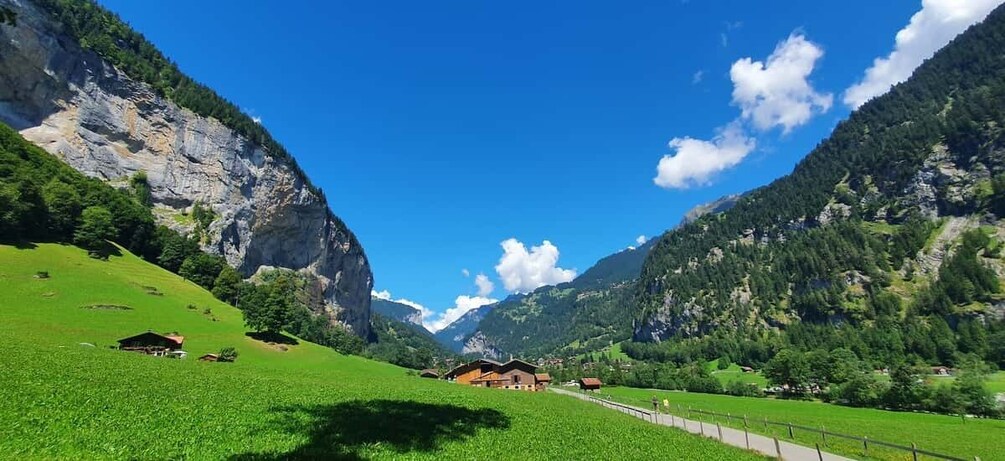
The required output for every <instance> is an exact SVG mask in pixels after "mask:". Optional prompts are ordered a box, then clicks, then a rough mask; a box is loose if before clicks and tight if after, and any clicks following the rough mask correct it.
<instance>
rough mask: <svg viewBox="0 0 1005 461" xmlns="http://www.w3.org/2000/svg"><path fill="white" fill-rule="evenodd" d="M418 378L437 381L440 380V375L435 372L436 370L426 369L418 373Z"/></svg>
mask: <svg viewBox="0 0 1005 461" xmlns="http://www.w3.org/2000/svg"><path fill="white" fill-rule="evenodd" d="M419 377H422V378H432V379H439V378H440V373H439V372H437V371H436V370H434V369H432V368H426V369H425V370H422V371H420V372H419Z"/></svg>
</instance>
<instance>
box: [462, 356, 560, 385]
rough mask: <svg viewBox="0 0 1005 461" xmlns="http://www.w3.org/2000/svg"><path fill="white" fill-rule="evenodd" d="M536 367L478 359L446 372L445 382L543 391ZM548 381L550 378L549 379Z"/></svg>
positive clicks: (518, 362)
mask: <svg viewBox="0 0 1005 461" xmlns="http://www.w3.org/2000/svg"><path fill="white" fill-rule="evenodd" d="M535 371H537V366H536V365H533V364H530V363H527V362H524V361H523V360H512V359H511V360H510V361H508V362H506V363H499V362H496V361H495V360H489V359H479V360H475V361H473V362H469V363H466V364H464V365H461V366H459V367H457V368H454V369H453V370H450V371H448V372H447V374H446V375H444V377H445V378H446V379H447V380H450V381H453V382H456V383H459V384H468V385H471V386H478V387H493V388H500V389H512V390H519V391H537V390H541V389H543V388H544V387H543V385H539V384H543V383H539V382H538V380H537V375H535V374H534V372H535ZM549 381H550V378H549Z"/></svg>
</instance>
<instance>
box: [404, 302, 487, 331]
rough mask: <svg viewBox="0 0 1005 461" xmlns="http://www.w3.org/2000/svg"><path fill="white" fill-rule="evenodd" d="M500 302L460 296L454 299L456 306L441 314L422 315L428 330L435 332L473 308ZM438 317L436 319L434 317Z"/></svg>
mask: <svg viewBox="0 0 1005 461" xmlns="http://www.w3.org/2000/svg"><path fill="white" fill-rule="evenodd" d="M496 302H499V300H498V299H493V298H486V297H482V296H465V295H461V296H458V297H457V299H455V300H454V307H451V308H449V309H447V310H445V311H443V312H441V313H439V314H432V313H430V314H432V315H429V316H426V315H425V314H423V316H422V325H423V326H425V327H426V329H427V330H429V331H432V332H433V333H435V332H437V331H440V330H442V329H444V328H446V327H447V325H450V324H451V323H453V322H454V321H455V320H457V319H459V318H461V316H463V315H464V314H466V313H467V312H468V311H470V310H472V309H477V308H479V307H482V306H484V305H486V304H492V303H496ZM434 316H435V317H436V318H435V319H434V318H433V317H434Z"/></svg>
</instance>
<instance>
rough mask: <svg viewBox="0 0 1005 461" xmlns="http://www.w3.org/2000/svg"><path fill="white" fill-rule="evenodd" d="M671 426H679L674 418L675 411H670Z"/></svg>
mask: <svg viewBox="0 0 1005 461" xmlns="http://www.w3.org/2000/svg"><path fill="white" fill-rule="evenodd" d="M670 427H677V423H676V422H675V421H674V420H673V413H670Z"/></svg>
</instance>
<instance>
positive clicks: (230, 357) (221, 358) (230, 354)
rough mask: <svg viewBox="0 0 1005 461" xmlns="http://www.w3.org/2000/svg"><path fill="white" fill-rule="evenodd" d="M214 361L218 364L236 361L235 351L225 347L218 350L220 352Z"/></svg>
mask: <svg viewBox="0 0 1005 461" xmlns="http://www.w3.org/2000/svg"><path fill="white" fill-rule="evenodd" d="M216 356H217V357H216V360H217V361H218V362H233V361H235V360H237V349H234V348H233V347H230V346H227V347H224V348H223V349H220V352H219V353H217V354H216Z"/></svg>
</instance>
